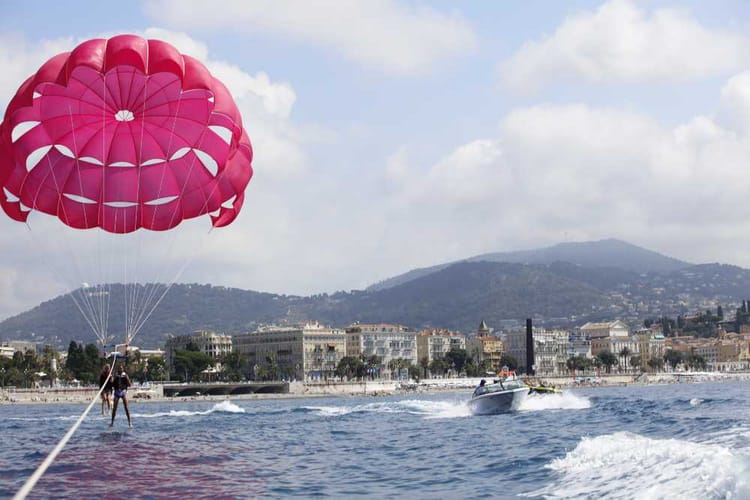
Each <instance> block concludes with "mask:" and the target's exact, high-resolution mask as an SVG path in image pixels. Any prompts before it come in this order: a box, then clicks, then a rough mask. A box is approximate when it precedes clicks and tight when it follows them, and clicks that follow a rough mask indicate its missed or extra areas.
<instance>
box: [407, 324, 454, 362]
mask: <svg viewBox="0 0 750 500" xmlns="http://www.w3.org/2000/svg"><path fill="white" fill-rule="evenodd" d="M451 349H466V337H465V336H463V335H462V334H460V333H458V332H451V331H448V330H422V331H421V332H419V333H418V334H417V359H418V360H419V361H420V362H421V360H422V359H423V358H427V361H428V363H431V362H433V361H435V360H436V359H441V358H444V357H445V355H446V354H447V353H448V351H450V350H451Z"/></svg>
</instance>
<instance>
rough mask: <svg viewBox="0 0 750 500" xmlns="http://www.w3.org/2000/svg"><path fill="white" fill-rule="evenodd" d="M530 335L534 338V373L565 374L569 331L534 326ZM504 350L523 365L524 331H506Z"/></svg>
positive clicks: (524, 353) (520, 365)
mask: <svg viewBox="0 0 750 500" xmlns="http://www.w3.org/2000/svg"><path fill="white" fill-rule="evenodd" d="M532 336H533V338H534V370H535V372H536V374H537V375H564V374H566V373H567V367H566V362H567V360H568V357H569V354H568V351H569V343H568V337H569V336H570V332H568V331H567V330H547V329H542V328H534V329H533V331H532ZM505 351H506V352H507V353H508V354H510V355H511V356H513V357H514V358H515V359H516V361H517V362H518V366H519V367H522V366H523V367H525V365H526V331H525V330H518V331H514V332H508V333H507V334H506V335H505ZM527 371H528V370H527Z"/></svg>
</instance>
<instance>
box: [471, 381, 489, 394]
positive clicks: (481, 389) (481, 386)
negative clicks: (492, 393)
mask: <svg viewBox="0 0 750 500" xmlns="http://www.w3.org/2000/svg"><path fill="white" fill-rule="evenodd" d="M486 383H487V381H486V380H485V379H482V380H480V381H479V385H478V386H477V388H476V389H474V395H475V396H479V395H480V394H484V393H485V392H487V388H486V387H485V384H486Z"/></svg>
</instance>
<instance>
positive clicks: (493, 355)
mask: <svg viewBox="0 0 750 500" xmlns="http://www.w3.org/2000/svg"><path fill="white" fill-rule="evenodd" d="M466 350H467V352H468V353H469V356H471V357H472V358H474V360H475V361H476V362H477V364H479V363H482V362H483V361H489V364H490V366H491V367H492V370H493V371H495V372H498V371H500V369H501V368H502V357H503V353H504V352H505V346H504V345H503V341H502V339H500V338H499V337H494V336H492V335H484V336H477V337H472V338H470V339H467V340H466Z"/></svg>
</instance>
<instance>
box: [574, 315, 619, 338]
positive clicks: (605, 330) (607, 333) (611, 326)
mask: <svg viewBox="0 0 750 500" xmlns="http://www.w3.org/2000/svg"><path fill="white" fill-rule="evenodd" d="M579 330H580V331H581V333H583V334H584V335H586V337H588V338H589V339H596V338H601V337H627V336H629V335H630V328H628V325H627V324H625V323H624V322H622V321H620V320H619V319H618V320H615V321H609V322H605V323H586V324H585V325H583V326H582V327H581V328H579Z"/></svg>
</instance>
